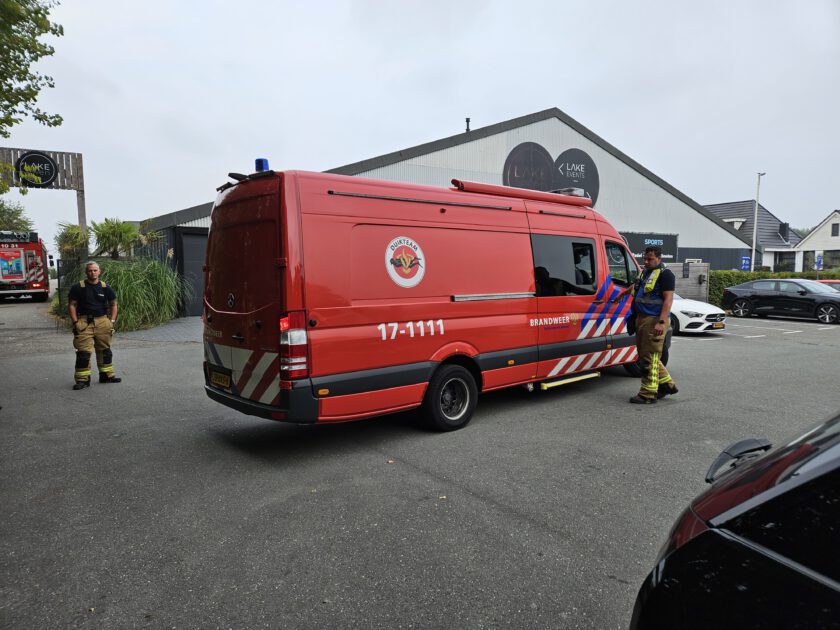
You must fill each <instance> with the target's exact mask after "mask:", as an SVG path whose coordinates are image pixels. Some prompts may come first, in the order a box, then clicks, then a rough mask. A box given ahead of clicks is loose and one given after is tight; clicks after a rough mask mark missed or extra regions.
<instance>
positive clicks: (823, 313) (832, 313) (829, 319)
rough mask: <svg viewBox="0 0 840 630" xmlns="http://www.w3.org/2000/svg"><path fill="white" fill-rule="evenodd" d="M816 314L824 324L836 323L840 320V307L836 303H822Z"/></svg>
mask: <svg viewBox="0 0 840 630" xmlns="http://www.w3.org/2000/svg"><path fill="white" fill-rule="evenodd" d="M814 314H815V315H816V316H817V319H818V320H820V321H821V322H822V323H823V324H836V323H837V322H838V320H840V309H838V308H837V307H836V306H835V305H834V304H820V305H819V306H818V307H817V310H816V312H815V313H814Z"/></svg>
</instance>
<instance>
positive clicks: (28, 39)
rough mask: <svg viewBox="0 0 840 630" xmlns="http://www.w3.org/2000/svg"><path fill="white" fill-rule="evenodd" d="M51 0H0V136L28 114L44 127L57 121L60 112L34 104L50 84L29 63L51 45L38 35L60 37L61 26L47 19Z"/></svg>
mask: <svg viewBox="0 0 840 630" xmlns="http://www.w3.org/2000/svg"><path fill="white" fill-rule="evenodd" d="M56 4H57V3H56V2H52V1H51V0H0V77H2V80H0V137H2V138H8V137H9V135H10V129H11V128H12V127H13V126H14V125H17V124H18V123H20V122H21V121H22V120H23V119H24V118H26V117H27V116H28V117H31V118H32V119H34V120H35V121H37V122H39V123H41V124H42V125H47V126H48V127H56V126H58V125H60V124H61V122H62V120H61V116H58V115H52V114H47V113H45V112H43V111H41V110H40V109H39V108H38V107H36V105H35V103H36V101H37V100H38V95H39V94H40V92H41V90H42V89H44V88H51V87H53V85H54V84H53V79H52V77H49V76H46V75H43V74H41V73H40V72H35V71H33V70H32V64H34V63H36V62H37V61H38V60H40V59H42V58H43V57H49V56H51V55H52V54H53V53H54V52H55V49H54V48H53V47H52V46H50V45H49V44H46V43H44V42H42V41H39V39H40V38H41V37H42V36H44V35H53V36H55V37H60V36H61V35H63V34H64V29H63V28H62V27H61V26H60V25H59V24H55V23H53V22H50V19H49V18H50V11H51V10H52V9H53V8H54V7H55V5H56Z"/></svg>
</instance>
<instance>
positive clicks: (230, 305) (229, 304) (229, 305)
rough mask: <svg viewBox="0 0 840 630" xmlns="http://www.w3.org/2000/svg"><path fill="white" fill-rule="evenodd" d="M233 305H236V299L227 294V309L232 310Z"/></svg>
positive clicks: (231, 294)
mask: <svg viewBox="0 0 840 630" xmlns="http://www.w3.org/2000/svg"><path fill="white" fill-rule="evenodd" d="M234 304H236V297H234V295H233V293H228V299H227V305H228V308H233V305H234Z"/></svg>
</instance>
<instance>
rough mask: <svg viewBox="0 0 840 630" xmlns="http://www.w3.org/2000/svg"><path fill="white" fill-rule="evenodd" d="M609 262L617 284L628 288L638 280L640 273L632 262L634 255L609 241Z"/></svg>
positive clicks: (613, 278)
mask: <svg viewBox="0 0 840 630" xmlns="http://www.w3.org/2000/svg"><path fill="white" fill-rule="evenodd" d="M606 248H607V262H608V263H609V266H610V276H611V277H612V280H613V282H614V283H615V284H619V285H624V286H628V285H630V284H631V283H632V282H634V281H635V280H636V276H637V275H638V273H639V271H638V269H637V268H636V265H635V263H634V262H633V261H632V254H630V252H628V251H627V248H625V247H624V246H622V245H619V244H618V243H612V242H610V241H607V243H606Z"/></svg>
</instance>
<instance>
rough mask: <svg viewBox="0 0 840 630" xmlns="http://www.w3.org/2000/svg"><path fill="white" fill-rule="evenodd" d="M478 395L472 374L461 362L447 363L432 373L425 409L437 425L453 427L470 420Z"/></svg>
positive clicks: (453, 428)
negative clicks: (456, 363) (455, 363)
mask: <svg viewBox="0 0 840 630" xmlns="http://www.w3.org/2000/svg"><path fill="white" fill-rule="evenodd" d="M477 398H478V387H477V386H476V384H475V379H474V378H473V375H472V374H471V373H470V371H469V370H467V369H466V368H464V367H461V366H460V365H444V366H442V367H441V368H440V369H439V370H438V371H437V372H436V373H435V375H434V377H432V380H431V382H430V383H429V388H428V389H427V390H426V397H425V399H424V401H423V412H424V415H425V416H426V420H427V422H428V423H429V425H431V426H432V427H433V428H435V429H439V430H441V431H453V430H455V429H460V428H461V427H463V426H466V424H467V423H468V422H469V421H470V418H472V414H473V411H474V410H475V405H476V400H477Z"/></svg>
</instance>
